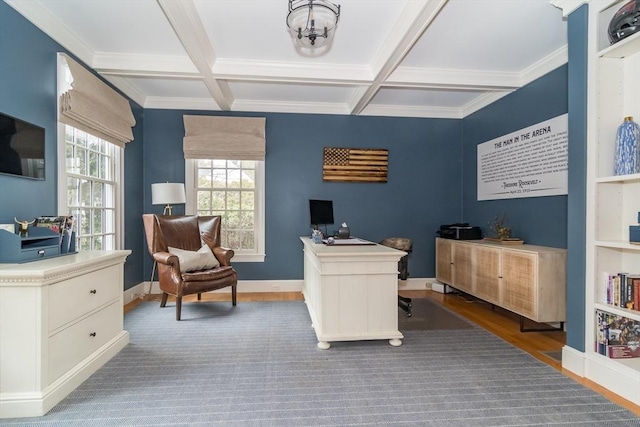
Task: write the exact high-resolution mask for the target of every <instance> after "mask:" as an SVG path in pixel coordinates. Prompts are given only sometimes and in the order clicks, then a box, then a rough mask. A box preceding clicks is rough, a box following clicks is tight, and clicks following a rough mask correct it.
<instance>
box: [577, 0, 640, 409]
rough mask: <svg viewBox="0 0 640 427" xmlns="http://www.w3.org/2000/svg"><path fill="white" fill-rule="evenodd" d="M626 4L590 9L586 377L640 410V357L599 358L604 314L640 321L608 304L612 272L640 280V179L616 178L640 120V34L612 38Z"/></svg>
mask: <svg viewBox="0 0 640 427" xmlns="http://www.w3.org/2000/svg"><path fill="white" fill-rule="evenodd" d="M627 1H628V0H621V1H616V2H613V1H610V0H595V1H591V2H590V3H589V53H588V54H589V60H588V62H589V69H588V76H589V77H588V121H587V124H586V126H587V206H586V212H587V218H586V220H587V221H586V222H587V230H586V243H587V247H586V257H587V258H586V269H587V270H586V309H585V314H586V326H585V343H586V346H585V347H586V349H585V363H584V375H585V376H586V377H588V378H590V379H592V380H594V381H595V382H597V383H599V384H601V385H603V386H605V387H606V388H608V389H610V390H611V391H613V392H615V393H617V394H619V395H620V396H622V397H624V398H626V399H628V400H630V401H632V402H634V403H635V404H640V358H637V357H636V358H612V357H608V355H607V354H601V353H603V352H602V351H598V344H599V339H601V337H600V336H599V333H600V331H601V329H599V328H598V325H599V321H598V319H599V318H600V319H601V318H602V316H603V315H607V314H608V315H611V317H616V318H618V317H621V318H623V319H629V320H630V322H632V323H637V322H638V321H640V311H637V310H633V309H628V308H625V307H623V306H621V305H619V304H618V305H616V304H615V303H614V301H613V300H611V299H609V298H608V297H607V289H606V287H607V280H606V279H605V275H606V274H607V273H609V274H617V273H622V272H626V273H629V274H640V245H634V244H631V243H630V242H629V226H630V225H633V224H637V223H638V212H640V174H632V175H621V176H615V175H614V156H615V145H616V131H617V129H618V127H619V126H620V124H621V123H622V122H623V120H624V118H625V117H629V116H631V117H633V118H634V121H636V122H637V121H640V78H639V77H638V76H640V33H636V34H634V35H632V36H629V37H627V38H625V39H623V40H621V41H619V42H617V43H615V44H613V45H610V43H609V40H608V38H607V27H608V24H609V22H610V20H611V18H612V17H613V15H614V14H615V12H616V11H617V10H619V9H620V7H622V6H623V5H624V4H625V3H626V2H627ZM601 323H602V322H601V321H600V324H601Z"/></svg>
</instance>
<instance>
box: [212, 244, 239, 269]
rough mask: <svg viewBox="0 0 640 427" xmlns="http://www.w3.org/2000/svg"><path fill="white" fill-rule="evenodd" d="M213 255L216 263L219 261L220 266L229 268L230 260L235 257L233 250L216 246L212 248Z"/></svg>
mask: <svg viewBox="0 0 640 427" xmlns="http://www.w3.org/2000/svg"><path fill="white" fill-rule="evenodd" d="M213 254H214V255H215V256H216V258H218V261H220V265H223V266H230V265H231V258H233V256H234V255H235V252H233V249H229V248H223V247H221V246H217V247H215V248H213Z"/></svg>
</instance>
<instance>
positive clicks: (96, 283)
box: [0, 250, 131, 418]
mask: <svg viewBox="0 0 640 427" xmlns="http://www.w3.org/2000/svg"><path fill="white" fill-rule="evenodd" d="M130 253H131V251H129V250H123V251H86V252H79V253H77V254H73V255H66V256H61V257H55V258H50V259H46V260H42V261H34V262H29V263H24V264H0V418H12V417H33V416H41V415H44V414H45V413H46V412H47V411H49V410H50V409H51V408H53V407H54V406H55V405H56V404H57V403H59V402H60V401H61V400H62V399H63V398H64V397H65V396H67V395H68V394H69V393H70V392H71V391H73V390H74V389H75V388H76V387H77V386H78V385H80V384H81V383H82V382H83V381H84V380H86V379H87V378H88V377H89V376H90V375H91V374H93V373H94V372H95V371H96V370H98V368H100V367H101V366H102V365H103V364H104V363H105V362H107V361H108V360H109V359H111V358H112V357H113V356H114V355H115V354H116V353H118V351H120V350H121V349H122V348H124V347H125V346H126V345H127V344H128V342H129V334H128V332H127V331H125V330H124V329H123V300H122V294H123V288H124V280H123V265H124V262H125V260H126V257H127V256H128V255H129V254H130Z"/></svg>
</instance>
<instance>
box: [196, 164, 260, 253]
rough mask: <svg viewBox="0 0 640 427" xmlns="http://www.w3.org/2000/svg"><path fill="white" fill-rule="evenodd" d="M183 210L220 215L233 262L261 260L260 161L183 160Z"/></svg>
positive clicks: (222, 237)
mask: <svg viewBox="0 0 640 427" xmlns="http://www.w3.org/2000/svg"><path fill="white" fill-rule="evenodd" d="M185 162H186V171H187V176H186V179H185V181H186V187H187V213H190V214H194V215H220V216H222V231H221V233H222V235H221V240H222V246H225V247H228V248H231V249H233V250H234V251H235V256H234V258H233V259H234V261H236V262H238V261H240V262H242V261H244V262H262V261H264V209H263V206H264V162H263V161H257V160H221V159H187V160H185Z"/></svg>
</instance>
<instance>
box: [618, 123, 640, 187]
mask: <svg viewBox="0 0 640 427" xmlns="http://www.w3.org/2000/svg"><path fill="white" fill-rule="evenodd" d="M613 173H614V175H627V174H630V173H640V126H639V125H638V124H637V123H636V122H634V121H633V117H625V118H624V122H623V123H622V124H621V125H620V126H619V127H618V132H617V133H616V153H615V166H614V171H613Z"/></svg>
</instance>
